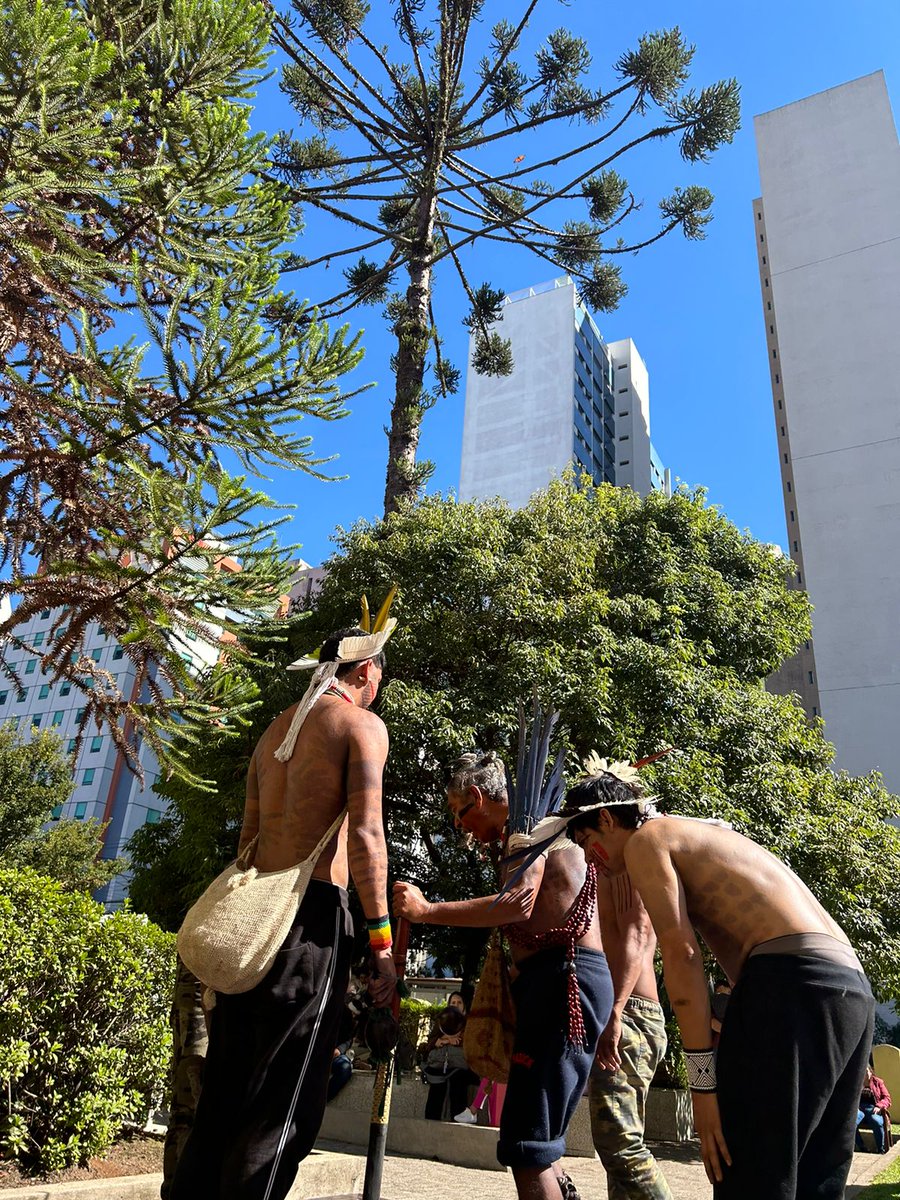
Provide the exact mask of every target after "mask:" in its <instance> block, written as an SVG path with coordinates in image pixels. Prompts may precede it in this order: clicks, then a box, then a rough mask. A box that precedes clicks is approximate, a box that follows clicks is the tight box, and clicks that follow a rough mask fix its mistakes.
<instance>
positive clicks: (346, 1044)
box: [328, 993, 358, 1103]
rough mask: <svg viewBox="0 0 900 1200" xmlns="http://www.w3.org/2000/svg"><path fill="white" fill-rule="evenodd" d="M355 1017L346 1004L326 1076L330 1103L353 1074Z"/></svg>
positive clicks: (351, 1009)
mask: <svg viewBox="0 0 900 1200" xmlns="http://www.w3.org/2000/svg"><path fill="white" fill-rule="evenodd" d="M349 996H350V994H349V993H348V999H349ZM357 1019H358V1018H357V1015H356V1012H355V1011H354V1009H353V1008H352V1007H351V1006H350V1004H347V1005H346V1006H345V1008H344V1011H343V1013H342V1014H341V1023H340V1026H339V1027H338V1039H339V1041H338V1044H337V1045H336V1046H335V1048H334V1057H333V1058H332V1060H331V1074H330V1075H329V1077H328V1102H329V1103H331V1101H332V1100H333V1099H334V1098H335V1096H336V1095H337V1094H338V1092H339V1091H340V1090H341V1088H344V1087H346V1086H347V1084H348V1083H349V1082H350V1076H351V1075H352V1074H353V1059H352V1057H351V1047H352V1045H353V1038H354V1036H355V1033H356V1023H357Z"/></svg>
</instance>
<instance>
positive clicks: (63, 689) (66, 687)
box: [59, 682, 72, 696]
mask: <svg viewBox="0 0 900 1200" xmlns="http://www.w3.org/2000/svg"><path fill="white" fill-rule="evenodd" d="M71 690H72V685H71V683H68V682H66V683H63V684H60V688H59V694H60V695H61V696H68V694H69V692H71Z"/></svg>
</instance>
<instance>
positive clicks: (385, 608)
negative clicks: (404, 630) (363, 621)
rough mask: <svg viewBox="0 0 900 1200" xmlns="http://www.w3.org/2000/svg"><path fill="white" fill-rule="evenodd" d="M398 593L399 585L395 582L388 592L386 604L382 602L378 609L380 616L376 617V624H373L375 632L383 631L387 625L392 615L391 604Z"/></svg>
mask: <svg viewBox="0 0 900 1200" xmlns="http://www.w3.org/2000/svg"><path fill="white" fill-rule="evenodd" d="M396 595H397V585H396V583H395V584H394V586H393V587H392V588H391V590H390V591H389V592H388V594H387V599H386V600H385V602H384V604H382V606H381V608H379V610H378V616H377V617H376V618H375V624H374V625H373V626H372V632H373V633H381V631H382V629H384V627H385V625H387V619H388V616H389V615H390V611H391V605H392V604H393V603H394V597H395V596H396Z"/></svg>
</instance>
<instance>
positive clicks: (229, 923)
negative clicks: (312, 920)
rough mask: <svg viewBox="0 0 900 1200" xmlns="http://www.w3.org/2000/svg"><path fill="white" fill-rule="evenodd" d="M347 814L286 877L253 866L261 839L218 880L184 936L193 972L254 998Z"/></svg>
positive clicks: (194, 910) (192, 913) (184, 955)
mask: <svg viewBox="0 0 900 1200" xmlns="http://www.w3.org/2000/svg"><path fill="white" fill-rule="evenodd" d="M345 815H346V809H344V811H343V812H341V815H340V816H339V817H338V818H337V819H336V820H335V822H334V824H333V825H332V826H331V828H330V829H329V830H328V832H327V833H326V834H325V836H324V837H323V838H322V840H321V841H320V842H319V844H318V846H316V848H315V850H313V852H312V854H311V855H310V856H309V858H306V859H304V860H303V862H301V863H297V865H296V866H294V867H288V868H287V869H286V870H284V871H257V869H256V868H255V867H254V866H251V865H249V863H250V859H251V856H252V855H253V854H254V852H255V850H256V843H257V841H258V835H257V837H255V838H254V839H253V841H252V842H251V843H250V845H249V846H248V847H247V849H246V850H245V851H244V853H243V854H242V855H241V856H240V858H238V859H237V861H236V862H233V863H232V864H231V866H230V867H226V868H225V870H224V871H223V872H222V873H221V874H220V875H217V876H216V878H215V879H214V880H213V881H212V883H211V884H210V885H209V887H208V888H207V889H206V891H205V892H204V893H203V895H202V896H201V897H200V898H199V900H197V901H196V903H195V904H194V905H193V906H192V907H191V908H190V909H189V911H188V914H187V916H186V917H185V918H184V923H183V924H182V926H181V928H180V929H179V931H178V953H179V955H180V956H181V960H182V962H183V963H184V965H185V966H186V967H187V969H188V970H189V971H192V972H193V974H194V975H196V976H197V978H198V979H199V980H200V981H201V983H205V984H206V986H207V987H209V988H212V989H213V991H215V992H226V993H228V994H229V995H233V994H235V993H237V992H249V991H250V989H251V988H253V987H255V986H256V985H257V984H258V983H259V982H260V981H261V980H262V979H263V977H264V976H265V975H266V974H267V972H268V971H269V968H270V967H271V966H272V964H273V963H274V961H275V955H276V954H277V953H278V951H279V949H280V948H281V946H282V943H283V942H284V939H285V938H286V937H287V935H288V932H289V930H290V928H291V925H292V924H293V921H294V917H295V916H296V915H297V909H298V908H299V907H300V902H301V900H302V899H303V896H304V893H305V892H306V888H307V885H308V884H309V881H310V879H311V878H312V873H313V871H314V870H315V866H316V863H317V862H318V861H319V856H320V855H321V853H322V851H323V850H324V849H325V847H326V846H327V845H328V843H329V842H330V841H331V839H332V838H333V837H334V835H335V834H336V833H337V831H338V830H339V829H340V827H341V825H342V824H343V821H344V817H345Z"/></svg>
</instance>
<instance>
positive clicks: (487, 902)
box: [394, 858, 544, 929]
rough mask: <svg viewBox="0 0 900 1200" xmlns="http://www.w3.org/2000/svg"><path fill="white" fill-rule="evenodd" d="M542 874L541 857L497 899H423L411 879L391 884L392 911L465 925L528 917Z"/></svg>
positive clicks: (420, 919) (481, 925) (425, 921)
mask: <svg viewBox="0 0 900 1200" xmlns="http://www.w3.org/2000/svg"><path fill="white" fill-rule="evenodd" d="M543 878H544V859H543V858H539V859H538V860H537V862H534V863H532V865H531V866H530V867H529V868H528V870H527V871H526V872H525V874H524V875H523V876H522V878H521V879H520V880H519V882H518V884H517V885H516V886H515V887H514V888H512V889H511V890H510V891H508V892H507V893H506V895H505V896H502V897H501V899H500V900H499V901H498V900H497V894H494V895H493V896H478V897H476V898H475V899H474V900H426V899H425V896H424V895H423V894H422V892H421V890H420V889H419V888H417V887H416V886H415V885H414V884H412V883H395V884H394V915H395V916H397V917H406V918H407V920H409V921H413V922H415V923H417V924H422V925H455V926H461V927H463V928H466V929H491V928H493V927H495V926H497V925H512V924H515V923H518V922H519V921H527V920H528V918H529V917H530V916H531V914H532V912H533V911H534V902H535V899H536V898H537V894H538V891H539V890H540V886H541V881H542V880H543Z"/></svg>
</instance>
